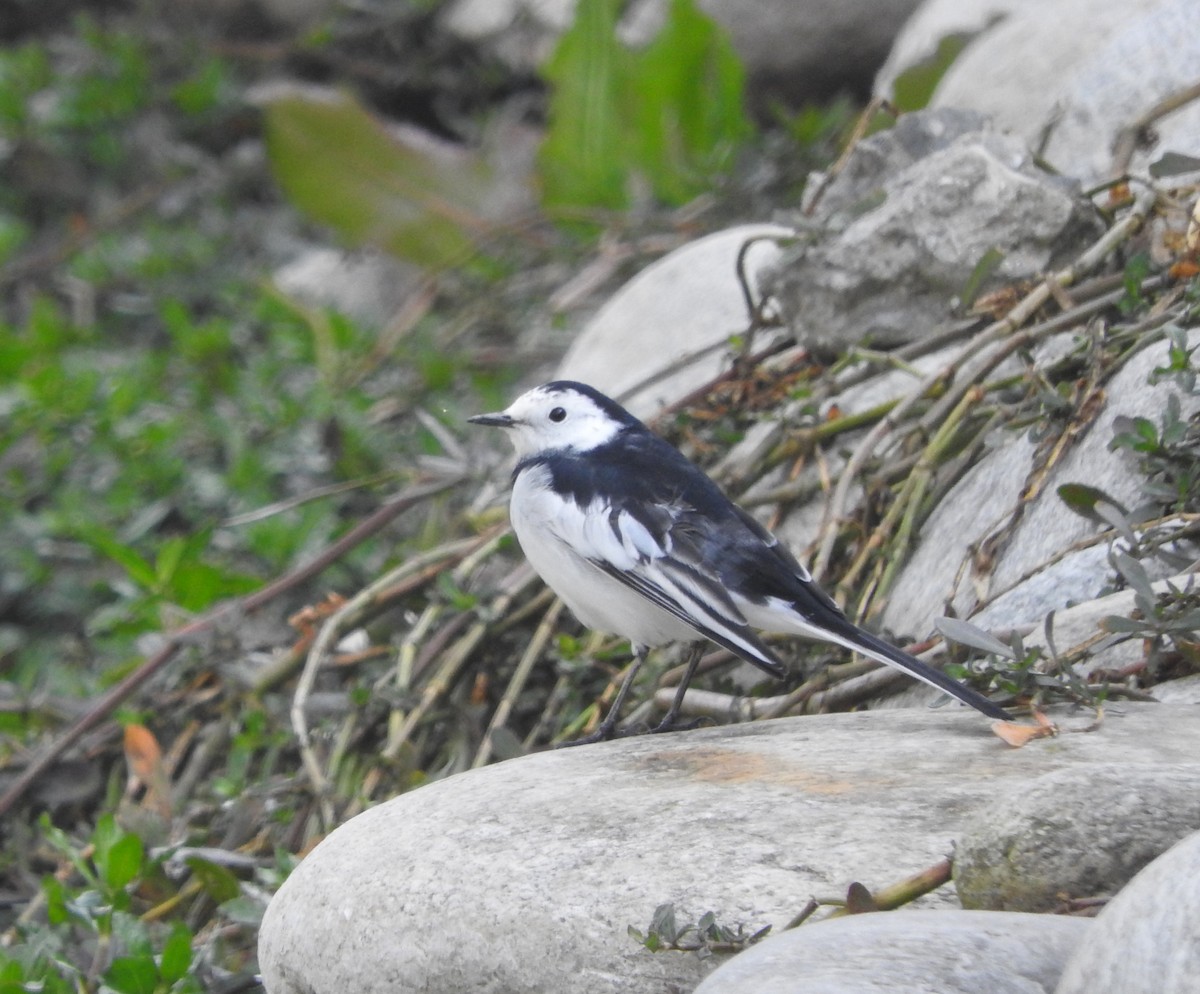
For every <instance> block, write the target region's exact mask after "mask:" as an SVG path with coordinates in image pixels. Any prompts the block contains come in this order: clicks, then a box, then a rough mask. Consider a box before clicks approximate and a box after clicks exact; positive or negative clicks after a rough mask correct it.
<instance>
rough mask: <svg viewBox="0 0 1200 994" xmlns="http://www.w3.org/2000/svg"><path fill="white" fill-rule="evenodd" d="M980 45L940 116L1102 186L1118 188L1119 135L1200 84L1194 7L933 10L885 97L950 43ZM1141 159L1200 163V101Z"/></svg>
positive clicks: (961, 63) (1156, 133)
mask: <svg viewBox="0 0 1200 994" xmlns="http://www.w3.org/2000/svg"><path fill="white" fill-rule="evenodd" d="M952 35H961V36H966V37H969V38H970V40H969V42H968V44H967V46H966V48H965V49H964V50H963V51H962V53H961V54H960V55H959V56H958V58H957V59H956V60H955V61H954V62H953V63H952V65H951V66H950V68H949V70H947V72H946V74H945V75H944V76H943V77H942V79H941V81H940V83H939V84H938V86H937V89H936V90H935V91H934V94H933V99H932V101H931V102H930V106H931V107H935V108H946V107H955V108H963V109H968V110H974V111H979V112H981V113H984V114H986V115H988V116H989V117H991V118H992V119H993V120H994V121H995V123H996V125H997V126H998V127H1000V128H1002V129H1004V130H1006V131H1009V132H1011V133H1012V134H1014V135H1016V136H1017V137H1019V138H1020V139H1021V140H1022V141H1023V142H1024V143H1025V144H1026V145H1027V146H1029V147H1030V148H1037V149H1039V150H1040V152H1041V154H1042V155H1043V156H1044V157H1045V159H1046V161H1048V162H1049V163H1050V164H1051V165H1053V166H1054V167H1055V168H1056V169H1058V170H1060V171H1062V172H1063V173H1065V174H1066V175H1068V176H1074V177H1076V178H1078V179H1081V180H1083V181H1084V182H1085V183H1088V184H1091V183H1095V182H1100V181H1102V180H1105V179H1108V178H1109V176H1110V175H1111V171H1112V167H1113V163H1114V155H1113V152H1114V144H1115V142H1116V139H1117V135H1118V132H1119V131H1120V130H1121V129H1122V128H1125V127H1128V126H1129V125H1131V124H1132V123H1133V122H1135V121H1136V120H1138V118H1139V117H1140V116H1141V115H1143V114H1144V113H1145V112H1146V111H1148V110H1149V109H1150V108H1151V107H1153V106H1154V105H1155V104H1157V103H1158V102H1159V101H1161V100H1163V99H1164V98H1165V97H1168V96H1170V95H1172V94H1174V93H1176V92H1179V91H1181V90H1182V89H1183V88H1185V87H1187V86H1189V85H1191V84H1193V83H1194V82H1195V79H1196V61H1197V58H1198V57H1200V4H1196V3H1195V2H1194V0H1056V2H1054V3H1034V2H1030V0H927V2H925V3H923V4H922V5H921V6H920V8H919V9H918V10H917V12H916V13H915V14H914V15H913V16H912V18H911V19H910V20H909V22H908V23H907V24H906V25H905V27H904V29H903V31H902V32H901V33H900V36H899V37H898V38H897V40H896V44H895V47H894V48H893V50H892V54H891V56H890V57H889V59H888V62H887V64H886V65H885V66H884V67H883V69H882V70H881V71H880V73H879V76H878V77H877V79H876V84H875V85H876V92H877V93H878V94H880V95H890V94H891V93H892V90H893V87H894V84H895V81H896V78H897V76H898V75H899V74H901V73H903V72H904V71H905V70H906V69H909V68H911V67H912V66H914V65H916V64H917V63H919V62H921V61H922V60H924V59H926V58H928V57H929V56H930V55H931V54H932V53H933V52H934V51H935V50H936V48H937V46H938V44H939V43H940V42H941V41H942V39H944V38H947V37H949V36H952ZM1148 137H1149V138H1150V140H1149V141H1148V142H1147V143H1146V145H1145V147H1143V148H1142V149H1141V150H1140V151H1139V152H1138V154H1137V155H1136V156H1135V157H1134V160H1133V166H1134V168H1135V169H1144V168H1145V167H1146V165H1147V164H1148V163H1149V162H1152V161H1153V160H1154V159H1156V158H1157V157H1158V156H1160V155H1161V154H1162V153H1163V152H1164V151H1166V150H1173V151H1176V152H1181V153H1185V154H1188V155H1192V156H1197V155H1200V102H1196V101H1192V102H1191V104H1190V105H1185V106H1183V107H1182V108H1180V109H1179V110H1177V111H1176V112H1174V113H1172V114H1170V115H1168V116H1166V117H1164V118H1162V119H1160V120H1159V121H1156V122H1155V123H1154V124H1153V127H1152V131H1151V133H1149V135H1148Z"/></svg>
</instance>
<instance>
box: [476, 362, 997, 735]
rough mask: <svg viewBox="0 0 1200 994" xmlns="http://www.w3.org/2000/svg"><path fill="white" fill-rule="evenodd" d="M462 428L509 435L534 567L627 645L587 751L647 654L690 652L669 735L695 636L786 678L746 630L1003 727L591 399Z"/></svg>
mask: <svg viewBox="0 0 1200 994" xmlns="http://www.w3.org/2000/svg"><path fill="white" fill-rule="evenodd" d="M470 420H471V421H472V422H473V423H474V424H480V425H492V426H495V427H497V428H504V429H507V431H508V433H509V438H511V439H512V443H513V446H514V447H515V448H516V451H517V465H516V468H515V469H514V470H513V490H512V500H511V504H510V508H509V514H510V516H511V518H512V524H513V529H514V530H515V531H516V533H517V538H518V540H519V541H520V543H521V548H522V549H523V550H524V552H525V555H526V556H527V557H528V558H529V561H530V563H532V564H533V568H534V569H535V570H537V572H538V573H539V574H540V575H541V577H542V579H543V580H545V581H546V583H547V584H549V585H550V587H551V588H552V589H553V590H554V592H555V593H557V594H558V596H559V597H561V598H562V599H563V601H565V602H566V604H567V606H568V607H569V608H570V609H571V610H572V611H573V612H575V614H576V616H577V617H578V618H579V620H580V621H582V622H583V623H584V624H585V625H587V626H588V627H589V628H594V629H597V630H598V631H602V632H608V633H611V634H616V635H620V636H623V637H624V638H627V639H629V641H630V643H631V644H632V646H633V651H634V657H635V658H634V663H633V665H632V666H631V667H630V669H629V673H628V675H627V676H626V678H625V681H624V683H622V685H621V688H620V690H619V691H618V693H617V697H616V700H615V701H614V702H613V705H612V707H611V708H610V709H609V712H608V714H607V716H606V717H605V718H604V720H603V721H602V722H601V724H600V727H599V728H598V729H597V732H596V733H595V735H593V736H589V739H588V741H592V740H598V739H605V738H611V737H612V735H613V734H614V732H615V728H616V722H617V718H618V716H619V712H620V709H621V705H622V704H623V703H624V700H625V696H626V694H627V693H628V692H629V687H630V685H631V684H632V683H633V679H634V676H635V675H636V673H637V669H638V667H639V666H640V665H641V663H642V661H643V660H644V659H645V657H646V653H647V651H648V650H649V649H651V648H653V647H655V646H660V645H664V644H666V643H668V642H676V641H687V642H690V643H694V645H693V646H692V651H691V654H690V656H689V658H688V664H687V669H686V671H685V674H684V678H683V681H682V682H681V683H680V685H679V688H678V691H677V693H676V695H675V701H674V704H673V705H672V707H671V709H670V711H668V713H667V716H666V718H664V720H663V722H662V724H660V725H659V726H658V727H657V728H656V729H655V730H656V731H659V730H662V731H665V730H668V729H670V728H672V727H675V725H674V722H675V720H676V718H677V717H678V712H679V708H680V706H681V705H682V703H683V695H684V693H685V691H686V690H687V686H688V683H689V682H690V680H691V678H692V676H693V675H694V673H695V669H696V664H697V663H698V662H699V659H700V651H701V649H702V648H703V645H704V640H705V639H707V640H710V641H712V642H716V643H717V644H718V645H721V646H724V647H725V648H726V649H729V650H730V651H731V652H734V653H736V654H737V655H739V656H741V657H742V658H743V659H745V660H746V661H747V662H750V663H753V664H754V665H755V666H757V667H758V668H759V669H761V670H764V671H765V672H767V673H770V674H771V675H772V676H773V677H776V678H779V677H783V676H785V675H786V673H787V671H786V670H785V669H784V667H783V665H782V664H781V663H780V662H779V660H778V659H777V658H776V656H775V654H774V653H773V652H772V651H771V650H770V649H769V648H767V646H766V645H765V644H764V643H763V642H762V640H761V639H759V637H758V636H757V634H756V633H755V631H754V630H755V629H762V630H765V631H770V632H786V633H791V634H796V635H803V636H807V637H809V638H816V639H824V640H826V641H829V642H835V643H837V644H838V645H842V646H845V647H846V648H848V649H853V650H855V651H857V652H861V653H863V654H864V655H867V656H870V657H872V658H873V659H877V660H879V661H880V662H882V663H887V664H888V665H889V666H895V667H897V668H898V669H900V670H903V671H904V672H905V673H908V674H909V675H910V676H914V677H916V678H917V679H918V680H924V681H925V682H926V683H928V684H930V685H931V686H933V687H936V688H937V689H938V690H942V691H944V692H946V693H947V694H950V695H952V696H954V697H956V698H958V699H959V700H960V701H962V702H963V703H965V704H969V705H971V707H973V708H975V709H976V710H978V711H982V712H983V713H984V714H985V715H987V716H988V717H989V718H997V719H1007V715H1006V714H1005V713H1004V711H1003V710H1001V708H1000V707H999V706H998V705H996V704H994V703H993V702H992V701H990V700H988V699H987V698H986V697H984V696H983V695H982V694H978V693H976V692H975V691H974V690H971V689H970V688H969V687H965V686H963V685H962V684H960V683H958V682H957V681H955V680H953V679H952V678H951V677H948V676H947V675H946V674H944V673H942V672H940V671H938V670H935V669H933V668H932V667H930V666H927V665H926V664H925V663H922V662H921V661H920V660H918V659H915V658H914V657H912V656H910V655H909V654H908V653H907V652H903V651H901V650H900V649H897V648H895V647H894V646H891V645H889V644H888V643H887V642H884V641H882V640H881V639H879V638H877V637H876V636H874V635H872V634H870V633H869V632H866V631H863V630H862V629H861V628H859V627H857V626H856V625H854V624H853V623H852V622H851V621H850V620H849V619H848V618H847V617H846V616H845V614H843V613H842V611H841V609H840V608H839V607H838V606H837V605H836V604H835V603H834V602H833V600H832V599H831V598H830V597H829V595H828V594H826V593H825V592H824V591H823V590H821V588H820V587H818V586H817V585H816V583H815V582H813V579H812V577H811V575H810V574H809V572H808V570H806V569H805V568H804V567H803V566H801V565H800V563H798V562H797V561H796V559H795V558H794V557H793V556H792V555H791V553H789V552H788V551H787V550H786V549H785V548H784V547H783V546H782V545H780V543H779V540H778V539H776V538H775V536H773V535H772V534H771V533H770V532H768V531H767V530H766V529H765V528H763V527H762V525H760V524H759V523H758V522H757V521H755V519H754V518H752V517H751V516H750V515H749V514H747V513H746V512H745V511H743V510H742V509H741V508H740V507H738V506H737V505H735V504H734V503H732V502H731V501H730V500H729V499H728V498H727V497H726V496H725V495H724V494H723V493H722V492H721V490H720V488H719V487H718V486H717V485H716V484H715V483H714V482H713V481H712V480H711V479H710V478H709V477H708V476H707V475H706V474H705V473H704V472H703V471H702V470H700V469H699V468H698V467H696V466H695V465H693V464H692V463H691V462H689V461H688V459H687V458H686V457H685V456H684V455H683V454H682V453H680V452H679V450H678V449H676V448H675V447H674V446H672V445H671V444H670V443H668V442H666V441H665V440H663V439H661V438H659V437H658V436H657V435H655V434H654V433H653V432H651V431H650V429H649V428H647V427H646V426H645V425H644V424H642V422H641V421H639V420H638V419H637V418H635V417H634V416H633V415H632V414H630V413H629V412H628V411H626V410H625V409H624V408H623V407H621V405H620V404H618V403H617V402H616V401H614V400H611V399H609V398H608V397H606V396H604V394H602V393H600V392H599V391H598V390H595V389H593V388H592V387H589V386H586V385H584V384H582V383H573V382H570V381H566V380H560V381H557V382H554V383H547V384H545V385H543V386H540V387H535V388H534V389H532V390H530V391H529V392H527V393H525V394H523V395H522V396H520V397H518V398H517V399H516V400H515V401H514V402H513V403H512V404H511V405H510V406H509V407H508V409H507V410H505V411H501V412H500V413H498V414H480V415H477V416H476V417H473V418H471V419H470Z"/></svg>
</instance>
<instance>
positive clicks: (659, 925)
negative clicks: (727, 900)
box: [628, 904, 771, 956]
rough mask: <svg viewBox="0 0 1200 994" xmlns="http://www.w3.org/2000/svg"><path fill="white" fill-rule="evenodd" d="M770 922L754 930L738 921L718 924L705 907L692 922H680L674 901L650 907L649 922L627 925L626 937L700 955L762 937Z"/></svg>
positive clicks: (740, 946)
mask: <svg viewBox="0 0 1200 994" xmlns="http://www.w3.org/2000/svg"><path fill="white" fill-rule="evenodd" d="M770 931H771V926H770V925H766V926H764V927H763V928H760V929H758V931H756V932H748V931H747V930H746V926H745V925H744V924H742V923H741V922H738V923H737V924H736V925H722V924H720V923H718V922H717V918H716V915H715V913H713V912H712V911H706V912H705V913H704V914H703V915H701V916H700V919H699V920H698V921H696V922H686V923H683V924H681V923H680V922H679V921H678V915H677V912H676V910H675V905H674V904H660V905H659V906H658V907H657V908H655V909H654V915H653V916H652V917H651V919H650V925H649V927H648V928H647V929H646V931H645V932H644V933H643V932H642V931H640V930H639V929H636V928H634V927H633V926H632V925H630V926H629V927H628V933H629V936H630V938H632V939H634V940H635V941H637V942H639V943H641V945H643V946H645V948H647V949H648V950H650V952H652V953H657V952H665V951H667V950H675V951H677V952H698V953H700V954H701V955H702V956H708V955H711V954H712V953H713V952H716V951H721V952H736V951H738V950H740V949H744V948H746V947H747V946H751V945H753V944H754V943H756V942H758V941H759V940H760V939H763V938H765V937H766V935H767V933H768V932H770Z"/></svg>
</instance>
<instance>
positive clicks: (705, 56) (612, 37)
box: [538, 0, 752, 214]
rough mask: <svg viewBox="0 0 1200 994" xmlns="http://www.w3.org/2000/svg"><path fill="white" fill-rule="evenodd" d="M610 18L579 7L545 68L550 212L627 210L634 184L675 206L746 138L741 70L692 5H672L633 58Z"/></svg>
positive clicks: (594, 3)
mask: <svg viewBox="0 0 1200 994" xmlns="http://www.w3.org/2000/svg"><path fill="white" fill-rule="evenodd" d="M619 9H620V4H619V3H618V2H616V0H580V3H579V5H578V7H577V8H576V13H575V21H574V23H573V24H572V26H571V28H570V29H569V30H568V31H567V32H566V33H565V34H564V35H563V36H562V38H561V39H560V40H559V44H558V47H557V48H556V49H555V51H554V54H553V56H551V58H550V60H549V61H548V62H547V64H546V65H545V67H544V69H543V75H544V76H545V77H546V79H547V81H548V82H549V83H550V84H551V86H552V87H553V91H552V95H551V99H550V126H549V129H548V131H547V135H546V139H545V141H544V142H543V143H542V148H541V150H540V153H539V160H538V161H539V167H540V172H541V179H542V201H543V204H544V205H545V206H546V208H547V209H548V210H551V211H558V212H560V213H563V214H570V213H572V212H578V211H581V210H589V209H597V208H599V209H619V208H621V207H624V206H625V205H626V204H627V203H628V200H629V181H630V178H631V177H632V176H633V175H634V174H640V175H641V176H642V177H643V178H644V179H645V180H646V181H647V182H648V183H649V185H650V187H651V189H652V191H653V193H654V194H655V196H656V197H658V198H659V199H660V200H661V201H664V202H666V203H670V204H678V203H682V202H684V201H686V200H688V199H690V198H692V197H694V196H695V195H696V194H698V193H700V192H702V191H703V190H705V189H708V188H709V187H710V186H711V185H712V183H713V181H714V180H715V179H716V177H717V176H718V175H719V174H720V173H722V172H724V171H726V170H727V169H728V167H729V165H730V163H731V162H732V158H733V153H734V151H735V150H736V147H737V145H738V143H739V142H742V141H743V140H744V139H745V138H746V137H747V136H749V135H750V134H751V133H752V125H751V124H750V120H749V118H748V117H747V116H746V113H745V110H744V108H743V105H742V104H743V102H742V95H743V90H744V83H745V80H744V74H743V71H742V67H741V64H740V62H739V61H738V59H737V56H736V55H735V54H734V51H733V48H732V46H731V45H730V44H729V42H728V40H727V39H726V38H725V36H724V34H723V33H722V31H721V29H720V28H718V27H717V26H716V25H715V24H714V23H713V22H712V21H711V20H710V19H709V18H708V17H706V16H705V15H703V14H702V13H700V12H699V11H698V10H697V8H696V5H695V2H694V0H672V2H671V4H670V7H669V9H668V13H667V19H666V23H665V25H664V27H663V29H662V31H661V32H660V33H659V35H658V36H657V37H656V38H654V39H653V40H652V41H651V42H650V44H649V45H647V46H646V47H645V48H643V49H642V50H640V51H631V50H629V49H627V48H625V47H624V46H623V45H621V44H620V43H619V42H618V40H617V37H616V26H617V16H618V13H619Z"/></svg>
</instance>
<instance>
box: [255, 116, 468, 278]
mask: <svg viewBox="0 0 1200 994" xmlns="http://www.w3.org/2000/svg"><path fill="white" fill-rule="evenodd" d="M266 136H267V154H268V156H269V159H270V164H271V169H272V171H273V173H274V175H275V179H276V180H277V181H278V183H279V185H280V186H281V187H283V190H284V192H285V193H286V194H287V196H288V198H289V199H290V200H291V201H292V202H293V203H294V204H295V205H296V206H297V207H299V208H300V209H301V210H302V211H304V212H305V213H306V214H308V215H309V216H310V217H312V218H314V219H315V220H317V221H319V222H321V223H322V224H327V225H329V226H330V227H332V228H334V229H336V230H337V231H338V232H339V233H340V234H341V235H342V236H343V237H344V238H346V239H348V240H349V241H351V242H353V243H355V244H365V245H375V246H379V247H381V248H384V249H387V250H388V251H390V252H392V253H394V254H395V255H397V256H400V257H402V258H405V259H409V260H411V261H413V262H416V263H418V264H421V265H425V266H432V267H442V266H447V265H450V264H453V263H461V262H462V261H464V259H466V258H467V257H469V256H470V255H471V254H472V253H473V252H474V237H475V235H476V234H477V233H478V232H479V231H480V230H481V229H482V228H483V227H484V222H483V220H482V218H481V216H480V215H479V213H478V206H479V204H480V203H481V202H482V199H483V193H484V190H485V188H486V186H487V181H488V172H487V170H486V169H485V168H484V167H483V165H482V164H481V162H480V161H478V160H476V159H471V160H469V161H465V162H458V161H456V160H449V159H448V157H446V156H439V157H437V158H435V157H434V156H433V155H432V154H429V153H426V152H424V151H419V150H417V149H415V148H411V147H408V146H405V145H401V144H400V143H399V142H398V141H396V140H395V139H394V138H392V136H391V135H389V134H388V133H387V131H386V130H385V129H384V128H383V126H382V125H381V124H380V123H379V122H378V121H377V120H376V119H375V118H373V117H372V116H371V115H370V114H368V113H367V112H366V111H365V110H363V108H362V107H360V106H359V105H358V104H357V103H356V102H355V101H354V100H353V99H352V98H351V97H349V96H345V95H340V96H336V97H312V96H303V95H299V94H289V95H287V96H283V97H279V98H278V99H275V100H273V101H271V102H270V103H269V104H268V106H267V112H266Z"/></svg>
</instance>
